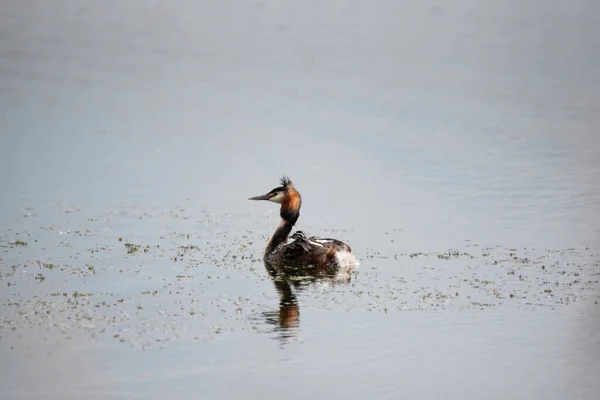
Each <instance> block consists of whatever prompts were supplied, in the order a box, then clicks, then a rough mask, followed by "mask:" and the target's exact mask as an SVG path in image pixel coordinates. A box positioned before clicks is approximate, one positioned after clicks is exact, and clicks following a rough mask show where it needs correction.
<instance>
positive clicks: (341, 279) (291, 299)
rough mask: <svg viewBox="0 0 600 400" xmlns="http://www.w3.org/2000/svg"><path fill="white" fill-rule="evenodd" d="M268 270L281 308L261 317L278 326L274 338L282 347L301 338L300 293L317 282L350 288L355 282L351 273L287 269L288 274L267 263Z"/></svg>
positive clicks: (271, 324) (267, 312)
mask: <svg viewBox="0 0 600 400" xmlns="http://www.w3.org/2000/svg"><path fill="white" fill-rule="evenodd" d="M265 268H266V270H267V272H268V273H269V275H270V277H271V279H272V281H273V285H274V286H275V290H276V291H277V294H278V296H279V308H278V309H277V310H272V311H265V312H263V313H262V314H261V315H262V318H263V319H264V321H265V322H266V323H267V324H269V325H270V326H273V327H274V332H275V333H276V335H275V337H274V338H275V339H277V340H279V341H280V342H281V344H286V343H289V342H290V341H292V340H294V339H296V337H297V336H298V331H299V328H300V309H299V305H298V298H297V297H296V293H297V292H300V291H302V290H304V289H306V288H308V287H310V286H311V285H313V284H317V283H323V284H329V285H346V284H348V283H349V282H350V280H351V274H350V273H349V272H337V273H323V272H317V271H315V272H309V271H307V270H306V269H300V270H298V271H295V272H293V271H290V270H287V271H286V273H285V274H284V273H281V272H278V271H277V270H276V269H275V268H273V267H272V266H270V265H269V264H268V263H266V262H265Z"/></svg>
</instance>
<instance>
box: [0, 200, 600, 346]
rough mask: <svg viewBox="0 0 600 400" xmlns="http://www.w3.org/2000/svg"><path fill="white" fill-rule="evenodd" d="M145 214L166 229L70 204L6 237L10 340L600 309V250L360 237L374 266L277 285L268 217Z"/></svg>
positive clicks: (143, 337) (3, 318)
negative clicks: (49, 220) (123, 223)
mask: <svg viewBox="0 0 600 400" xmlns="http://www.w3.org/2000/svg"><path fill="white" fill-rule="evenodd" d="M132 213H133V215H134V216H138V215H143V216H144V218H143V219H142V220H140V221H144V222H145V223H147V224H148V226H165V228H163V230H162V231H160V230H156V229H150V228H148V229H146V231H147V232H152V234H151V235H148V234H146V235H144V236H143V237H141V236H135V235H133V234H132V233H127V234H124V233H123V232H115V231H112V230H110V229H107V227H108V222H107V221H106V219H105V218H102V217H101V216H98V217H97V218H89V217H88V218H85V219H81V220H78V219H76V218H78V213H69V214H68V215H69V218H71V220H70V224H69V226H71V227H73V229H70V230H62V232H66V231H69V233H67V234H65V235H60V234H57V231H61V230H59V229H57V228H49V227H48V226H40V227H37V228H36V227H30V228H29V229H24V230H23V231H21V232H11V234H10V235H4V236H2V237H0V246H1V247H0V248H2V250H3V252H2V257H1V259H0V280H1V281H0V283H1V284H2V285H4V290H2V292H0V334H1V335H2V337H3V340H5V341H6V342H10V343H12V344H13V348H14V349H15V350H16V351H19V350H23V349H24V348H25V347H26V346H27V345H26V343H21V342H19V337H20V335H21V333H22V332H24V331H28V330H29V331H35V332H39V335H41V340H45V341H52V343H58V344H59V345H60V343H68V342H69V341H72V340H76V338H77V337H79V336H81V335H84V336H86V337H88V338H91V339H93V340H100V341H116V343H119V344H124V345H128V346H134V347H139V348H145V349H149V348H161V347H164V346H165V345H167V344H168V343H169V342H175V341H188V340H204V341H206V340H208V341H210V340H214V339H215V338H216V337H217V336H219V337H221V336H223V335H228V334H233V333H235V332H254V333H264V334H269V335H279V336H281V335H283V333H282V332H283V331H285V330H286V329H292V330H294V329H295V330H299V329H302V325H301V324H298V323H297V321H296V322H294V321H293V320H291V321H290V322H289V326H288V327H287V328H286V327H285V325H278V323H282V324H283V322H282V321H283V320H280V319H279V317H277V318H276V317H275V316H276V315H280V314H279V313H280V312H283V311H281V310H287V309H286V308H285V307H291V309H290V310H292V311H289V310H288V311H286V313H287V314H285V315H288V316H291V317H293V316H294V315H297V311H296V312H294V311H293V310H294V307H296V306H297V307H299V308H300V309H301V310H302V315H305V314H307V313H310V312H311V310H312V309H319V310H320V311H326V312H331V313H334V314H332V315H335V312H337V311H361V312H364V311H367V312H381V313H385V314H387V315H391V314H393V313H398V312H406V311H410V312H419V311H430V310H434V311H438V312H446V311H448V312H454V311H460V310H470V311H477V312H482V311H484V312H493V311H494V310H498V309H511V308H512V309H519V310H525V311H535V310H537V309H540V308H547V309H558V308H561V307H573V306H574V305H576V304H581V303H588V304H591V305H593V306H594V307H598V302H599V300H600V297H599V296H600V284H599V281H600V255H599V254H598V253H597V250H596V249H593V248H591V247H582V248H568V249H533V248H525V247H523V248H516V247H515V246H510V247H509V246H501V245H485V244H475V243H473V242H467V243H465V244H464V246H462V247H460V248H451V249H439V250H438V251H420V250H419V249H403V250H402V251H396V246H395V245H391V246H387V247H385V248H380V249H360V247H359V246H354V247H355V248H356V252H357V255H358V257H359V258H360V259H361V261H362V265H361V268H360V270H359V273H358V274H357V275H355V276H353V277H352V278H351V280H350V282H349V283H347V284H341V283H340V282H336V281H332V280H328V279H315V278H311V277H290V278H289V279H287V280H284V281H281V282H275V281H273V280H272V279H271V277H270V276H269V275H268V273H267V272H266V270H265V268H264V265H263V264H262V260H261V256H262V250H263V249H262V246H263V244H264V242H265V241H266V240H267V237H268V235H269V230H270V227H269V226H268V225H267V224H266V222H265V225H264V230H261V231H260V232H258V233H257V232H251V231H244V230H243V231H240V230H239V229H228V228H227V227H226V226H224V227H223V228H219V226H221V225H227V223H232V224H233V222H232V221H236V223H237V221H238V220H239V219H240V218H243V217H240V216H231V215H227V214H223V215H215V214H212V213H209V212H205V213H204V214H203V216H202V217H201V220H200V225H201V226H202V228H200V229H199V230H198V231H191V230H189V226H188V225H187V223H186V222H185V221H186V218H184V217H183V216H185V213H181V211H179V212H165V213H155V214H152V215H150V214H148V213H143V212H141V211H123V212H120V213H119V214H118V215H119V216H121V217H123V218H125V217H129V216H130V214H132ZM33 220H34V219H33V218H27V221H33ZM216 221H219V224H217V223H216ZM113 222H114V221H113ZM167 222H168V223H167ZM143 228H144V226H143V225H142V226H141V227H139V229H143ZM261 229H263V227H262V226H261ZM342 233H343V234H346V235H351V232H342ZM16 237H20V238H27V241H26V242H25V241H24V240H22V239H17V238H16ZM24 243H26V244H24ZM399 247H400V246H398V248H399ZM284 306H285V307H284ZM280 307H284V308H280ZM274 313H275V314H274ZM291 317H290V318H291ZM274 321H275V322H274ZM276 321H279V322H278V323H276ZM285 335H287V336H286V337H291V334H290V332H287V333H285ZM285 335H284V336H285Z"/></svg>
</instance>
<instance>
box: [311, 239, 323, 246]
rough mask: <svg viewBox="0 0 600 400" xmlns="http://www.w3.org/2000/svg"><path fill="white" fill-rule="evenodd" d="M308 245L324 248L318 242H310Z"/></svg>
mask: <svg viewBox="0 0 600 400" xmlns="http://www.w3.org/2000/svg"><path fill="white" fill-rule="evenodd" d="M308 243H310V244H312V245H313V246H321V247H323V245H322V244H321V243H318V242H311V241H310V240H309V241H308Z"/></svg>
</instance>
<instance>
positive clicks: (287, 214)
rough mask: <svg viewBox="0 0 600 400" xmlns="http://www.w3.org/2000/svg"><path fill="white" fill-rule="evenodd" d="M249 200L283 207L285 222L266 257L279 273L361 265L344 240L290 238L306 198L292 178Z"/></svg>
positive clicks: (301, 235)
mask: <svg viewBox="0 0 600 400" xmlns="http://www.w3.org/2000/svg"><path fill="white" fill-rule="evenodd" d="M249 200H268V201H271V202H274V203H278V204H281V207H280V210H279V214H280V216H281V221H280V223H279V225H278V226H277V228H276V229H275V232H274V233H273V235H272V236H271V238H270V240H269V242H268V243H267V246H266V248H265V253H264V257H263V258H264V261H265V263H267V264H268V265H270V266H272V267H274V268H276V269H277V270H286V269H294V270H298V269H306V270H315V269H316V270H323V271H327V272H338V271H340V270H344V271H352V270H354V269H356V267H357V266H358V264H359V263H358V260H357V259H356V257H354V255H353V254H352V249H351V248H350V246H348V245H347V244H345V243H344V242H342V241H340V240H337V239H331V238H320V237H317V236H311V237H308V236H307V235H306V234H305V233H304V232H302V231H296V232H295V233H294V234H293V235H291V236H290V233H291V231H292V228H293V227H294V225H295V224H296V222H297V221H298V218H299V217H300V207H301V206H302V197H301V196H300V192H298V190H296V188H295V187H294V185H293V183H292V181H291V180H290V179H289V178H287V177H285V176H284V177H283V178H281V186H279V187H277V188H275V189H273V190H271V191H270V192H268V193H267V194H265V195H262V196H256V197H251V198H250V199H249ZM289 239H292V241H289Z"/></svg>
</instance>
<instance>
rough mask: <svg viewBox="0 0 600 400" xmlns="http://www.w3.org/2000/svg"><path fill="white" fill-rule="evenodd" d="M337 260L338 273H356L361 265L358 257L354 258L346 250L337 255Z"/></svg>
mask: <svg viewBox="0 0 600 400" xmlns="http://www.w3.org/2000/svg"><path fill="white" fill-rule="evenodd" d="M335 259H336V261H337V265H338V268H339V270H338V271H347V272H354V271H356V270H357V269H358V266H359V265H360V263H359V262H358V260H357V259H356V257H354V255H353V254H352V253H348V252H347V251H345V250H342V251H338V252H337V253H335Z"/></svg>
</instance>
